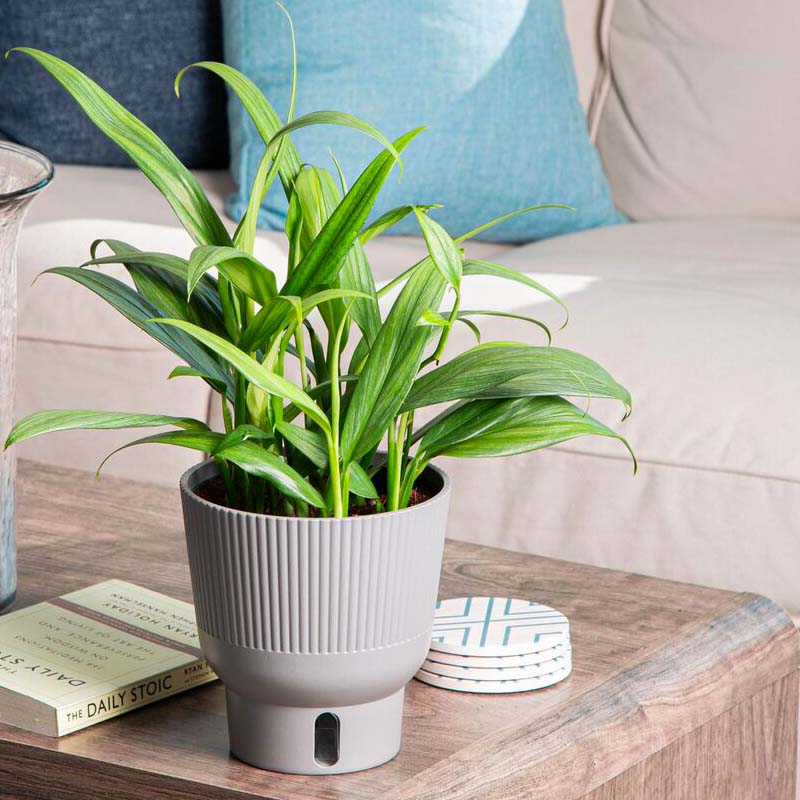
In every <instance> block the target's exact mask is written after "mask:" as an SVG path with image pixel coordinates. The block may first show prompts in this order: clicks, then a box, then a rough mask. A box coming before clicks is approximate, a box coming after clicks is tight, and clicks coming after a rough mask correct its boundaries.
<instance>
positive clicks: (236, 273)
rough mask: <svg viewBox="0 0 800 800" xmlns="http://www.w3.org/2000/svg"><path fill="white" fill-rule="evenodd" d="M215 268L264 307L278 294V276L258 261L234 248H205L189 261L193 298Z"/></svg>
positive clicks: (195, 250)
mask: <svg viewBox="0 0 800 800" xmlns="http://www.w3.org/2000/svg"><path fill="white" fill-rule="evenodd" d="M213 267H216V268H217V269H218V270H219V272H220V274H222V275H224V276H225V278H226V279H227V280H229V281H230V282H231V283H232V284H233V285H234V286H235V287H236V288H237V289H239V290H240V291H241V292H244V294H245V295H247V297H250V298H252V299H253V300H255V301H256V302H257V303H259V304H260V305H265V304H266V303H269V301H270V300H271V299H272V298H273V297H275V295H276V294H277V293H278V287H277V284H276V282H275V274H274V273H273V272H272V270H271V269H269V268H268V267H267V266H265V265H264V264H262V263H261V262H260V261H259V260H258V259H257V258H254V257H253V256H251V255H250V254H249V253H245V252H243V251H241V250H237V249H236V248H233V247H214V246H209V245H204V246H202V247H195V249H194V250H193V251H192V254H191V256H190V257H189V275H188V278H187V282H186V283H187V290H188V295H189V297H191V296H192V292H193V291H194V288H195V286H197V283H198V281H199V280H200V279H201V278H202V277H203V276H204V275H205V274H206V272H208V271H209V270H210V269H212V268H213Z"/></svg>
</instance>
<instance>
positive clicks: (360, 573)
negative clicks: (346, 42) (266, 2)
mask: <svg viewBox="0 0 800 800" xmlns="http://www.w3.org/2000/svg"><path fill="white" fill-rule="evenodd" d="M18 50H19V51H20V52H23V53H26V54H27V55H28V56H30V57H32V58H33V59H34V60H35V61H37V62H38V63H39V64H40V65H41V66H43V67H44V68H45V69H46V70H47V71H48V72H49V73H50V74H51V75H52V76H53V77H55V79H56V80H58V81H59V82H60V83H61V84H62V85H63V86H64V88H65V89H66V90H67V91H68V92H69V93H70V94H71V95H72V96H73V97H74V98H75V100H76V101H77V102H78V103H79V104H80V105H81V106H82V108H83V109H84V111H85V112H86V113H87V115H88V116H89V117H90V118H91V119H92V120H93V122H94V123H95V124H96V125H97V126H98V127H99V128H100V129H101V130H102V131H103V132H104V133H106V134H107V135H108V136H109V137H110V138H111V139H112V140H113V141H114V142H116V143H117V144H118V145H119V146H120V147H121V148H122V149H123V150H124V151H125V152H126V153H128V155H129V156H130V157H131V158H132V159H133V161H134V162H135V163H136V164H137V165H138V167H139V168H140V169H141V170H142V171H143V172H144V174H145V175H146V176H147V177H148V178H149V179H150V180H151V181H152V182H153V183H154V184H155V186H156V187H157V188H158V189H159V190H160V192H161V193H162V194H163V195H164V197H165V198H166V199H167V201H168V202H169V203H170V205H171V206H172V208H173V210H174V211H175V213H176V215H177V217H178V219H179V220H180V222H181V223H182V225H183V226H184V227H185V229H186V230H187V231H188V232H189V234H190V235H191V237H192V239H193V240H194V242H195V244H196V247H195V248H194V250H193V251H192V253H191V256H190V257H189V258H188V259H183V258H179V257H177V256H175V255H170V254H166V253H156V252H149V251H147V250H144V251H142V250H139V249H137V248H136V247H134V246H132V245H130V244H127V243H124V242H121V241H117V240H98V241H95V242H94V243H93V244H92V246H91V249H90V255H91V258H90V259H89V260H88V261H87V262H86V263H85V264H82V265H81V266H78V267H56V268H54V269H50V270H48V272H50V273H56V274H59V275H63V276H65V277H67V278H69V279H71V280H73V281H77V282H78V283H80V284H83V285H84V286H86V287H87V288H89V289H91V290H92V291H93V292H95V293H96V294H98V295H99V296H100V297H102V298H103V299H104V300H106V301H107V302H108V303H110V304H111V305H112V306H113V307H114V308H116V309H117V310H118V311H119V312H120V313H122V314H123V315H124V316H125V317H127V318H128V319H129V320H130V321H131V322H133V323H134V324H135V325H138V326H139V327H140V328H141V329H142V330H144V331H145V332H147V333H148V334H149V335H150V336H152V337H153V338H155V339H156V340H157V341H159V342H160V343H161V344H163V345H164V346H165V347H166V348H168V349H169V350H171V351H172V352H173V353H174V354H175V355H176V357H177V358H178V359H179V360H180V361H181V362H182V363H181V365H180V366H177V367H176V368H175V369H174V371H173V372H172V373H171V375H170V376H169V377H170V378H175V377H190V378H195V379H199V380H203V381H205V382H206V383H207V384H208V385H209V386H210V387H211V388H212V389H213V390H214V391H215V392H216V393H218V395H219V401H220V407H221V410H222V418H223V420H224V430H221V431H213V430H211V429H210V428H209V427H208V425H207V424H206V422H204V421H202V420H198V419H191V418H184V417H181V418H176V417H171V416H163V415H158V414H138V413H131V414H125V413H115V412H98V411H84V410H60V411H46V412H41V413H36V414H32V415H31V416H29V417H27V418H25V419H24V420H22V421H21V422H19V423H18V424H17V425H16V426H15V427H14V429H13V430H12V431H11V433H10V435H9V436H8V439H7V441H6V447H8V446H10V445H12V444H14V443H15V442H19V441H22V440H24V439H27V438H29V437H31V436H36V435H39V434H42V433H46V432H50V431H57V430H65V429H73V428H95V429H102V428H106V429H107V428H128V427H129V428H142V427H164V426H168V427H169V428H170V430H167V431H166V432H163V431H162V432H158V433H154V434H152V435H149V436H145V437H144V438H140V439H137V440H136V441H134V442H131V443H130V444H129V445H126V447H129V446H131V445H134V444H136V445H138V444H145V443H163V444H171V445H175V446H178V447H187V448H191V449H194V450H197V451H199V452H200V453H204V454H207V456H208V458H207V460H206V461H204V462H202V463H200V464H198V465H197V466H195V467H193V468H192V469H190V470H189V471H188V472H186V473H185V474H184V476H183V477H182V479H181V482H180V487H181V493H182V498H183V508H184V518H185V527H186V541H187V545H188V553H189V563H190V567H191V575H192V587H193V592H194V598H195V604H196V608H197V616H198V626H199V630H200V637H201V643H202V647H203V650H204V652H205V654H206V655H207V657H208V660H209V662H210V663H211V665H212V666H213V668H214V669H215V670H216V671H217V673H218V674H219V676H220V678H221V679H222V681H223V683H224V684H225V687H226V691H227V702H228V717H229V728H230V741H231V749H232V751H233V753H234V754H235V755H237V756H238V757H239V758H241V759H243V760H245V761H247V762H250V763H252V764H255V765H257V766H260V767H266V768H270V769H276V770H281V771H289V772H301V773H332V772H346V771H351V770H357V769H363V768H366V767H370V766H374V765H376V764H380V763H382V762H384V761H386V760H388V759H390V758H392V757H393V756H394V755H395V754H396V753H397V751H398V748H399V746H400V729H401V719H402V701H403V687H404V685H405V683H406V682H407V681H408V680H409V679H410V678H411V676H412V675H413V674H414V673H415V671H416V670H417V669H418V667H419V666H420V664H421V663H422V661H423V659H424V657H425V654H426V652H427V649H428V646H429V642H430V630H431V625H432V617H433V610H434V603H435V600H436V597H437V590H438V581H439V572H440V567H441V557H442V547H443V541H444V533H445V526H446V518H447V505H448V499H449V484H448V479H447V476H446V475H445V474H444V473H443V472H442V471H441V470H439V469H438V468H436V467H434V466H432V463H431V462H432V460H433V459H435V458H436V457H438V456H443V455H446V456H462V457H468V458H471V457H491V456H506V455H513V454H515V453H521V452H525V451H530V450H535V449H538V448H543V447H548V446H550V445H553V444H556V443H558V442H563V441H566V440H568V439H571V438H573V437H576V436H582V435H587V434H588V435H599V436H609V437H614V438H616V439H619V440H620V441H622V442H623V443H625V442H624V439H622V437H621V436H619V434H617V433H615V432H614V431H613V430H611V429H610V428H608V427H606V426H605V425H603V424H602V423H600V422H598V421H597V420H595V419H593V418H592V417H590V416H589V415H588V414H587V413H586V411H585V410H583V409H581V408H579V407H578V406H576V405H573V403H571V402H570V401H568V400H566V399H564V398H565V397H569V396H573V397H574V396H578V397H590V396H591V397H598V396H599V397H606V398H614V399H616V400H618V401H620V402H621V403H622V404H623V405H624V406H625V407H626V409H629V408H630V397H629V394H628V392H627V391H626V390H625V389H624V388H623V387H622V386H621V385H620V384H619V383H617V382H616V381H615V380H614V379H613V378H612V377H611V376H610V375H609V374H608V373H607V372H606V371H605V370H604V369H602V368H601V367H600V366H598V365H597V364H596V363H594V362H593V361H591V360H590V359H589V358H586V357H585V356H582V355H579V354H577V353H574V352H570V351H568V350H563V349H557V348H555V347H551V346H549V331H547V329H546V327H545V326H543V325H542V324H541V323H539V322H537V321H535V320H531V322H534V323H535V324H536V325H538V326H539V327H540V328H544V330H545V331H546V333H547V338H548V341H547V344H542V345H533V344H528V343H524V342H491V343H478V344H477V345H476V346H474V347H472V348H471V349H469V350H467V351H466V352H462V353H461V354H459V355H456V356H455V357H454V358H452V359H451V360H449V361H447V362H445V361H443V358H444V355H445V350H446V346H447V343H448V337H449V335H450V332H451V330H452V328H453V327H454V326H455V325H456V324H466V325H467V326H469V328H470V329H472V330H473V331H474V332H475V333H476V334H478V333H479V330H478V328H477V326H476V323H475V321H474V319H473V317H474V316H475V315H476V314H487V313H492V312H490V311H480V312H475V311H470V310H466V309H463V308H462V307H461V302H460V300H461V285H462V282H463V281H467V280H469V279H470V277H471V276H474V275H492V276H495V277H497V278H501V279H506V280H509V281H514V282H516V283H517V284H519V285H522V286H523V287H525V288H526V289H529V290H532V291H538V292H544V293H545V294H546V295H548V296H549V297H550V298H552V299H553V300H556V301H557V302H560V301H558V299H557V298H556V297H555V296H554V295H553V294H552V293H551V292H549V291H548V290H547V289H545V288H544V287H543V286H541V285H540V284H538V283H537V282H535V281H534V280H532V279H531V278H530V277H528V276H526V275H523V274H520V273H517V272H515V271H513V270H511V269H509V268H507V267H504V266H501V265H499V264H496V263H491V262H487V261H482V260H475V259H471V258H469V257H467V256H466V255H465V253H464V250H463V246H464V244H465V243H466V242H467V241H468V240H469V239H470V238H471V237H473V236H475V235H476V234H478V233H480V232H482V231H483V230H485V229H487V228H489V227H490V226H492V225H495V224H498V223H501V222H502V221H503V220H504V219H507V218H508V217H510V216H513V213H512V214H509V215H508V216H507V217H503V218H501V219H496V220H493V221H491V222H488V223H487V224H486V225H484V226H482V227H481V228H479V229H477V230H472V231H469V232H467V233H464V234H461V235H460V236H457V237H451V235H450V234H448V233H447V232H446V231H445V230H444V229H443V228H442V227H441V226H440V225H439V224H437V222H436V221H435V220H434V218H433V217H432V216H430V214H429V212H431V211H432V209H433V208H434V207H433V206H411V205H409V206H405V207H402V208H397V209H394V210H392V211H390V212H388V213H386V214H384V215H383V216H381V217H380V218H378V219H376V220H375V221H373V222H371V223H370V224H368V222H367V220H368V217H369V215H370V211H371V209H372V207H373V204H374V203H375V200H376V198H377V196H378V193H379V192H380V189H381V186H382V185H383V183H384V181H385V180H386V179H387V176H388V175H389V173H390V172H391V171H392V169H393V167H394V166H395V165H400V166H401V153H402V151H403V150H404V149H405V148H406V146H407V145H409V144H410V143H411V141H412V140H413V139H414V138H415V137H416V136H417V135H418V134H419V133H420V130H413V131H410V132H409V133H407V134H405V135H404V136H401V137H400V138H399V139H397V140H396V141H394V142H389V141H388V140H386V139H385V137H384V136H383V135H382V134H381V133H379V132H378V131H377V130H376V129H375V128H373V127H372V126H370V125H368V124H367V123H366V122H363V121H362V120H359V119H357V118H355V117H353V116H350V115H348V114H343V113H335V112H330V111H319V112H314V113H311V114H308V115H306V116H303V117H300V118H298V119H294V117H293V106H294V80H293V88H292V103H291V105H290V108H289V110H288V117H287V122H286V123H285V124H283V123H282V122H281V120H280V119H279V117H278V115H277V114H276V112H275V111H274V109H273V108H272V107H271V105H270V104H269V102H268V101H267V100H266V98H265V97H264V96H263V95H262V94H261V93H260V92H259V91H258V89H257V88H256V86H255V85H254V84H253V83H252V82H251V81H250V80H249V79H248V78H246V77H245V76H244V75H242V74H240V73H239V72H237V71H236V70H234V69H232V68H231V67H229V66H226V65H224V64H219V63H211V62H202V63H199V64H195V65H193V66H194V67H200V68H204V69H207V70H210V71H211V72H213V73H216V74H217V75H218V76H220V77H221V78H222V79H223V80H225V81H226V82H227V84H228V86H229V88H230V89H231V90H232V91H233V93H235V94H236V95H237V96H238V98H239V99H240V100H241V102H242V103H243V104H244V106H245V108H246V109H247V112H248V113H249V115H250V117H251V119H252V121H253V123H254V124H255V126H256V128H257V129H258V131H259V133H260V134H261V136H262V138H263V140H264V145H265V151H264V155H263V158H262V159H261V162H260V165H259V168H258V171H257V174H256V176H255V179H254V181H253V186H252V191H251V194H250V202H249V206H248V209H247V211H246V213H245V214H244V216H243V218H242V219H241V220H240V222H239V224H238V227H237V228H236V231H235V233H234V234H233V235H230V234H229V233H228V231H227V229H226V228H225V226H224V225H223V223H222V221H221V220H220V218H219V216H218V215H217V213H216V211H215V210H214V209H213V207H212V206H211V204H210V202H209V201H208V199H207V198H206V197H205V195H204V194H203V192H202V190H201V189H200V187H199V185H198V184H197V182H196V181H195V179H194V178H193V177H192V175H191V174H190V173H189V171H188V170H187V169H186V168H185V167H184V166H183V165H182V164H181V163H180V162H179V161H178V160H177V158H176V157H175V156H174V155H173V154H172V153H171V152H170V150H169V149H168V148H167V147H166V146H165V145H164V143H163V142H162V141H161V140H160V139H159V138H158V137H157V136H156V135H155V134H154V133H153V132H152V131H151V130H149V129H148V128H147V127H146V126H145V125H144V124H143V123H142V122H141V121H139V120H138V119H136V118H135V117H134V116H133V115H131V114H130V113H129V112H128V111H127V110H126V109H125V108H123V107H122V106H121V105H119V104H118V103H117V102H116V101H115V100H114V99H112V98H111V97H110V96H109V95H108V94H106V93H105V92H104V91H103V90H102V89H101V88H100V87H99V86H98V85H97V84H95V83H94V82H92V81H91V80H90V79H89V78H87V77H86V76H85V75H83V74H82V73H81V72H79V71H78V70H77V69H75V68H74V67H72V66H70V65H69V64H67V63H65V62H64V61H61V60H59V59H58V58H55V57H54V56H52V55H49V54H46V53H43V52H41V51H37V50H33V49H29V48H18ZM184 71H185V70H184ZM294 72H295V77H296V68H295V70H294ZM182 75H183V72H182V73H181V74H179V75H178V77H177V79H176V84H175V85H176V91H177V88H178V85H179V82H180V79H181V76H182ZM314 124H338V125H345V126H348V127H351V128H354V129H356V130H358V131H360V132H362V133H364V134H367V135H369V136H372V137H374V138H375V139H377V140H379V141H380V142H381V143H382V145H383V148H384V149H383V150H382V151H381V152H380V153H379V155H378V156H377V157H376V158H375V159H374V160H373V161H372V162H371V163H370V164H368V165H367V166H366V168H365V169H364V171H363V173H362V174H361V175H360V177H358V179H357V180H356V181H355V183H353V185H352V186H351V187H350V188H349V189H348V188H346V187H345V186H344V180H343V178H341V176H340V179H341V185H340V183H339V181H337V180H336V179H334V177H333V176H332V174H331V173H330V172H329V171H327V170H325V169H323V168H321V167H317V166H308V165H305V164H304V163H303V161H302V160H301V157H300V156H299V154H298V152H297V150H296V149H295V147H294V144H293V143H292V141H291V139H290V137H289V135H288V134H290V133H291V132H293V131H295V130H297V129H299V128H302V127H303V126H306V125H314ZM276 180H278V181H280V183H281V184H282V186H283V190H284V191H285V193H286V196H287V199H288V216H287V220H286V236H287V239H288V244H289V256H288V265H287V272H286V278H285V280H282V281H279V278H278V275H277V274H276V272H275V271H273V269H271V268H270V266H269V265H267V264H263V263H261V262H260V261H258V260H257V259H256V258H255V257H254V255H253V243H254V237H255V229H256V217H257V213H258V209H259V207H260V205H261V202H262V200H263V198H264V196H265V194H266V192H267V190H268V189H269V188H270V186H271V185H272V184H273V182H274V181H276ZM532 210H533V209H524V210H523V211H518V212H514V213H524V212H528V211H532ZM409 214H413V215H415V216H416V218H417V219H418V221H419V226H420V229H421V233H422V235H423V237H424V239H425V242H426V244H427V249H428V255H427V256H426V257H425V258H423V259H422V260H421V261H419V262H418V263H416V264H413V265H411V266H410V267H409V268H408V269H407V270H406V271H405V272H403V273H402V274H400V275H398V276H397V277H395V278H394V280H392V281H391V282H390V284H389V285H388V286H384V287H383V288H381V289H378V288H376V285H375V281H374V279H373V276H372V273H371V271H370V267H369V264H368V261H367V258H366V256H365V253H364V248H363V246H364V244H365V243H366V242H368V241H369V240H370V239H372V238H373V237H375V236H378V235H380V234H382V233H383V232H385V231H387V230H389V229H390V228H391V226H392V225H393V224H394V223H395V222H396V221H398V220H399V219H402V218H403V217H405V216H406V215H409ZM101 246H105V247H107V248H108V249H109V250H110V251H111V254H110V255H101V253H100V248H101ZM112 263H113V264H123V265H124V266H125V267H126V269H127V272H128V274H129V276H130V280H131V284H130V285H129V284H126V283H124V282H122V281H119V280H116V279H114V278H112V277H110V276H109V275H107V274H105V273H104V272H103V270H102V267H103V266H104V265H107V264H112ZM90 267H91V268H90ZM393 287H402V288H401V289H400V291H399V294H398V295H397V297H396V299H395V300H394V302H393V303H392V304H391V306H390V307H389V308H388V310H382V309H381V307H380V305H379V300H380V298H381V297H382V296H383V295H384V294H385V293H386V292H387V291H389V290H390V289H391V288H393ZM346 345H347V350H345V346H346ZM291 375H295V376H296V378H295V379H291V378H290V377H289V376H291ZM443 404H444V409H443V410H441V411H440V412H439V413H438V414H437V415H436V416H434V417H433V418H432V419H430V420H429V421H428V422H426V423H425V424H424V425H419V424H418V421H417V419H416V418H415V415H416V414H417V412H418V411H419V410H420V409H426V408H428V407H431V406H434V405H443ZM382 443H385V450H383V451H379V448H380V447H381V444H382ZM625 444H626V446H627V443H625Z"/></svg>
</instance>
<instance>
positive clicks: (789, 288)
mask: <svg viewBox="0 0 800 800" xmlns="http://www.w3.org/2000/svg"><path fill="white" fill-rule="evenodd" d="M505 262H506V263H508V264H511V265H514V266H515V267H516V268H518V269H522V270H525V271H528V272H531V273H534V274H536V275H537V277H539V278H540V279H541V280H542V281H543V282H544V283H553V282H554V281H556V280H558V279H559V276H563V275H572V276H582V277H583V278H584V279H585V280H584V283H583V285H582V286H578V288H577V290H576V291H574V292H572V293H571V294H570V295H568V296H567V298H566V299H567V302H568V305H569V308H570V312H571V322H570V323H569V325H568V327H567V328H566V329H565V330H563V331H561V332H559V333H558V334H557V335H556V337H555V343H556V344H558V345H561V346H566V347H571V348H573V349H575V350H579V351H581V352H584V353H586V354H588V355H591V356H592V357H594V358H596V359H597V360H598V361H599V362H600V363H601V364H603V365H604V366H605V367H606V368H607V369H609V371H610V372H611V373H612V374H613V375H614V376H615V377H616V378H618V379H619V380H620V381H621V382H622V383H624V384H625V385H626V386H627V387H628V388H629V389H630V390H631V392H632V394H633V401H634V411H633V415H632V416H631V417H630V419H629V420H628V421H626V422H625V423H623V424H621V425H620V426H619V429H620V430H621V431H622V432H624V433H625V435H626V436H628V437H629V439H630V441H631V443H632V445H633V446H634V448H635V449H636V452H637V455H638V456H639V458H640V462H641V464H640V474H639V475H638V476H636V477H635V478H634V477H632V476H631V468H630V463H629V461H628V459H627V458H626V456H625V453H624V451H622V450H621V448H619V447H615V446H614V443H611V442H607V441H604V440H602V441H601V440H597V441H595V440H589V439H585V440H576V441H574V442H573V443H570V444H567V445H564V446H561V447H559V448H557V449H556V450H554V451H548V452H543V453H533V454H530V455H527V456H522V457H519V458H513V459H502V460H497V461H494V462H490V463H487V462H479V461H475V462H471V461H449V462H447V463H446V464H445V467H446V468H447V469H448V470H450V471H451V473H452V474H453V477H454V486H455V490H454V491H455V493H454V497H453V502H452V505H451V517H452V519H451V527H450V534H451V535H452V536H455V537H457V538H468V539H471V540H474V541H491V542H492V543H494V544H498V545H500V546H503V547H508V548H512V549H519V550H532V551H535V552H539V553H543V554H547V555H552V556H557V557H562V558H570V559H574V560H577V561H589V562H592V563H596V564H601V565H606V566H613V567H616V568H621V569H627V570H632V571H637V572H644V573H649V574H657V575H662V576H665V577H672V578H675V579H678V580H685V581H691V582H694V583H701V584H711V585H716V586H722V587H727V588H734V589H749V590H753V591H759V592H764V593H767V594H769V595H770V596H772V597H773V598H775V599H776V600H777V601H779V602H781V603H783V605H784V606H786V607H787V608H788V609H789V611H790V612H791V613H793V614H794V615H796V616H800V585H798V580H797V574H798V573H797V564H798V563H800V537H798V536H797V524H798V523H797V520H798V518H799V516H800V450H799V449H798V447H797V430H798V426H797V422H796V409H795V406H796V398H797V397H798V394H800V370H798V359H797V343H798V342H800V316H798V314H797V308H798V307H800V281H798V274H800V225H799V224H790V223H780V222H739V221H737V222H718V223H713V222H705V223H700V222H683V223H681V222H675V223H642V224H637V225H625V226H617V227H613V228H606V229H601V230H596V231H590V232H585V233H581V234H576V235H572V236H565V237H561V238H558V239H552V240H549V241H546V242H540V243H537V244H532V245H528V246H525V247H522V248H519V249H517V250H516V251H514V252H513V253H510V254H508V255H507V256H506V258H505ZM560 280H561V281H562V282H563V280H564V278H563V277H562V278H560ZM572 280H573V281H575V280H576V279H575V278H573V279H572ZM516 297H517V302H518V308H520V309H526V310H527V312H530V313H533V314H536V313H539V314H546V315H548V317H547V318H548V319H550V320H554V319H556V318H557V315H555V314H554V313H552V311H551V310H550V309H547V308H546V307H545V306H544V305H540V304H533V305H531V304H525V299H524V295H523V296H520V295H519V294H516ZM484 328H485V331H486V335H487V339H488V338H494V337H496V336H506V337H507V336H509V335H511V330H510V328H509V327H508V326H507V325H497V326H494V327H493V326H491V325H485V326H484ZM517 333H518V334H522V333H524V329H518V330H517ZM463 336H464V335H463V334H459V337H460V340H459V341H460V344H461V345H462V346H464V344H465V343H466V339H465V338H463ZM591 413H592V414H595V415H597V416H601V417H603V418H604V419H605V420H606V421H609V422H613V423H614V424H617V423H618V420H619V414H618V411H617V409H616V408H614V407H613V406H608V405H607V404H605V403H603V402H601V401H593V403H592V405H591Z"/></svg>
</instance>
